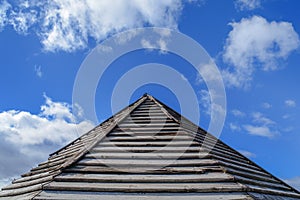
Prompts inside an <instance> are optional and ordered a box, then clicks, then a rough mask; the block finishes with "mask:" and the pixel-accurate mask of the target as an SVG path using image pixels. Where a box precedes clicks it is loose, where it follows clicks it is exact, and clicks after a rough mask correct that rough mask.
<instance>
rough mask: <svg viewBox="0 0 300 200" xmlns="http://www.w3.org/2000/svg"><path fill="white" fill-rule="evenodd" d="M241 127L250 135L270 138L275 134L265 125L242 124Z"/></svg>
mask: <svg viewBox="0 0 300 200" xmlns="http://www.w3.org/2000/svg"><path fill="white" fill-rule="evenodd" d="M243 127H244V129H245V130H246V131H247V132H248V133H249V134H250V135H257V136H262V137H268V138H272V137H274V135H275V133H274V132H272V131H271V130H270V128H269V127H267V126H265V125H262V126H253V125H249V124H247V125H244V126H243Z"/></svg>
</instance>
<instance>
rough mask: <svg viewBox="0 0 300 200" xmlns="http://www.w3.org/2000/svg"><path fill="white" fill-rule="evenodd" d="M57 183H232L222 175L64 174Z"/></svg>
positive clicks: (228, 176) (213, 173) (231, 177)
mask: <svg viewBox="0 0 300 200" xmlns="http://www.w3.org/2000/svg"><path fill="white" fill-rule="evenodd" d="M54 180H55V181H58V182H93V183H98V182H118V183H197V182H227V181H228V182H232V181H233V180H234V179H233V176H230V175H227V174H224V173H216V172H212V173H206V174H180V175H178V174H177V175H176V174H175V175H174V174H168V175H166V174H156V175H153V174H151V175H147V174H113V175H112V174H74V173H64V174H61V175H59V176H57V177H55V179H54Z"/></svg>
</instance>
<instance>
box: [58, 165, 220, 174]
mask: <svg viewBox="0 0 300 200" xmlns="http://www.w3.org/2000/svg"><path fill="white" fill-rule="evenodd" d="M63 171H64V172H70V173H101V174H103V173H109V174H112V173H130V174H141V173H142V174H180V173H191V174H198V173H204V172H223V169H221V168H220V167H218V166H213V165H211V164H208V165H207V166H201V167H194V166H192V167H164V168H151V167H149V166H146V167H143V166H135V167H131V168H128V167H126V166H124V167H122V166H118V167H117V168H113V167H106V166H79V165H77V166H74V167H70V168H67V169H64V170H63Z"/></svg>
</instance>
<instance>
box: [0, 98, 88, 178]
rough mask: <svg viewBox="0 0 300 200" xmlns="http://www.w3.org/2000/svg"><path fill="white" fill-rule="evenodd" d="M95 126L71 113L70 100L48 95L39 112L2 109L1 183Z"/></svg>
mask: <svg viewBox="0 0 300 200" xmlns="http://www.w3.org/2000/svg"><path fill="white" fill-rule="evenodd" d="M92 127H93V124H92V123H91V122H90V121H86V120H82V119H80V117H79V116H78V115H77V114H76V115H73V114H72V109H71V107H70V105H69V104H67V103H63V102H54V101H52V100H51V99H50V98H49V97H47V96H45V104H44V105H42V106H41V111H40V113H39V114H32V113H30V112H27V111H17V110H8V111H4V112H1V113H0V183H1V182H3V183H6V182H7V180H10V179H9V178H10V177H13V176H16V175H20V174H21V173H24V172H25V171H27V170H29V169H30V168H31V167H33V164H34V163H38V162H41V161H42V160H46V159H47V156H48V154H49V153H51V152H52V151H54V150H55V149H57V148H58V147H60V146H62V145H64V144H66V143H67V142H69V141H71V140H73V139H75V138H77V137H78V136H79V135H81V134H83V133H84V132H86V131H88V130H89V129H91V128H92Z"/></svg>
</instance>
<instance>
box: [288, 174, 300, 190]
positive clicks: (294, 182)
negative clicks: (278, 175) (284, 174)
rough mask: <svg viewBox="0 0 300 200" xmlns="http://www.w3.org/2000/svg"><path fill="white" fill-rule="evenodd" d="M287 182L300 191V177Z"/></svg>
mask: <svg viewBox="0 0 300 200" xmlns="http://www.w3.org/2000/svg"><path fill="white" fill-rule="evenodd" d="M285 182H286V183H287V184H289V185H291V186H293V187H295V188H296V189H297V190H300V176H298V177H295V178H291V179H287V180H285Z"/></svg>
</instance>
